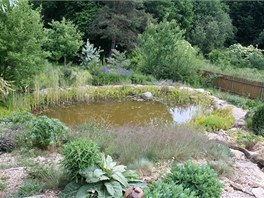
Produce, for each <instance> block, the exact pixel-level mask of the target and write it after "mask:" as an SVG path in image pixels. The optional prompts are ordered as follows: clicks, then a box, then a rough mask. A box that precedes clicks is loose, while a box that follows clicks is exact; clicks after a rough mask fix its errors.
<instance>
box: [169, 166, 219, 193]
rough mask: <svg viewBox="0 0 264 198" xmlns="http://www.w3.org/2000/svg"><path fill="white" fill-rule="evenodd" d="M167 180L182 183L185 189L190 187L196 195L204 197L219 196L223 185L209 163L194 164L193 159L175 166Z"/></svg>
mask: <svg viewBox="0 0 264 198" xmlns="http://www.w3.org/2000/svg"><path fill="white" fill-rule="evenodd" d="M166 181H167V182H170V181H172V182H174V183H175V185H182V186H183V188H184V189H186V188H189V189H190V190H191V191H193V192H195V195H196V196H198V197H204V198H219V197H220V193H221V189H222V187H223V184H222V183H221V182H220V181H219V180H218V178H217V175H216V173H215V172H214V170H212V169H211V168H210V167H209V166H208V165H199V164H194V163H192V162H191V161H187V162H186V163H184V164H183V165H179V164H178V165H176V166H174V167H173V168H172V170H171V174H169V175H168V177H167V178H166Z"/></svg>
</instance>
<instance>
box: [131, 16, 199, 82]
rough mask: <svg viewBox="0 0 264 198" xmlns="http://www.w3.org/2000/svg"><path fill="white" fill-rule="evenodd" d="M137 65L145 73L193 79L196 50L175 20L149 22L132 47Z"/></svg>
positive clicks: (194, 76)
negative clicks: (156, 22)
mask: <svg viewBox="0 0 264 198" xmlns="http://www.w3.org/2000/svg"><path fill="white" fill-rule="evenodd" d="M135 56H136V58H135V59H137V62H138V63H137V68H138V69H139V70H140V71H142V72H143V73H145V74H152V75H154V76H155V77H157V78H162V79H172V80H175V81H185V82H195V81H196V80H197V62H198V58H197V51H196V49H195V48H193V47H192V46H191V44H190V43H188V42H187V41H185V40H184V38H183V31H181V30H180V28H179V27H178V25H177V23H176V22H175V21H171V22H168V21H164V22H161V23H160V24H158V25H155V24H150V25H149V26H148V27H147V29H146V31H145V32H144V33H143V34H142V36H141V37H140V44H139V47H138V48H137V50H136V53H135Z"/></svg>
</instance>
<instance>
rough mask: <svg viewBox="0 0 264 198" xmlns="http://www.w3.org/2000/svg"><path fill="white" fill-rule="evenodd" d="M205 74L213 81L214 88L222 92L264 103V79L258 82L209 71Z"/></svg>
mask: <svg viewBox="0 0 264 198" xmlns="http://www.w3.org/2000/svg"><path fill="white" fill-rule="evenodd" d="M204 74H205V77H207V78H208V77H210V78H211V79H212V84H213V86H215V87H216V88H218V89H220V90H222V91H226V92H230V93H234V94H237V95H240V96H245V97H248V98H252V99H259V100H262V101H264V79H263V82H257V81H250V80H246V79H243V78H238V77H234V76H228V75H224V74H219V73H213V72H209V71H204Z"/></svg>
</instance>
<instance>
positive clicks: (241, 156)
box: [230, 149, 245, 160]
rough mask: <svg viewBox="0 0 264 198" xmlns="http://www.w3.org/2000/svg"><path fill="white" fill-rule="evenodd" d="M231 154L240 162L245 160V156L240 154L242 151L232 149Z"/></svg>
mask: <svg viewBox="0 0 264 198" xmlns="http://www.w3.org/2000/svg"><path fill="white" fill-rule="evenodd" d="M230 150H231V152H232V153H233V154H234V157H235V158H236V159H239V160H242V159H245V154H244V153H242V152H240V151H237V150H234V149H230Z"/></svg>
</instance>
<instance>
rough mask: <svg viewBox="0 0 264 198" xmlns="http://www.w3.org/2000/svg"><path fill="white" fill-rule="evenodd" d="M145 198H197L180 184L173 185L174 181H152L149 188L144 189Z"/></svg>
mask: <svg viewBox="0 0 264 198" xmlns="http://www.w3.org/2000/svg"><path fill="white" fill-rule="evenodd" d="M144 197H146V198H149V197H151V198H198V197H197V196H195V192H192V191H191V190H190V189H188V188H185V189H184V188H183V186H182V185H175V183H174V182H172V181H171V182H164V181H161V180H159V181H154V182H152V183H151V185H150V187H149V188H145V189H144Z"/></svg>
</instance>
